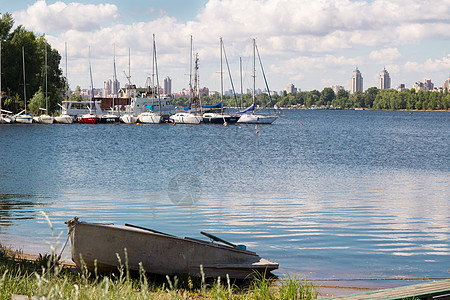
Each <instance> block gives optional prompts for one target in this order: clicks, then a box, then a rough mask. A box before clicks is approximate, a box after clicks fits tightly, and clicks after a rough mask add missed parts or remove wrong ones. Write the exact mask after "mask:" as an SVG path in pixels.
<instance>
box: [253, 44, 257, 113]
mask: <svg viewBox="0 0 450 300" xmlns="http://www.w3.org/2000/svg"><path fill="white" fill-rule="evenodd" d="M255 48H256V42H255V39H253V93H252V99H253V112H252V113H253V114H255V89H256V55H255Z"/></svg>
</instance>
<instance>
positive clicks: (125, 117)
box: [120, 114, 138, 124]
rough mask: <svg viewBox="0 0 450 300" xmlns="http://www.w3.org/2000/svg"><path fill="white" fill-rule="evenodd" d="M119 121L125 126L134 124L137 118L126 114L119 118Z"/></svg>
mask: <svg viewBox="0 0 450 300" xmlns="http://www.w3.org/2000/svg"><path fill="white" fill-rule="evenodd" d="M120 121H122V122H123V123H125V124H134V123H136V122H137V121H138V117H136V116H133V115H130V114H127V115H123V116H121V117H120Z"/></svg>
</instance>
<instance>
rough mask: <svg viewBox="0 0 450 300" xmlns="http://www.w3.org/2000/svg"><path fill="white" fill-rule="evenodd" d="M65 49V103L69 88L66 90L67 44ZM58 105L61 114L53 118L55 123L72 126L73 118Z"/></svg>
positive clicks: (65, 109)
mask: <svg viewBox="0 0 450 300" xmlns="http://www.w3.org/2000/svg"><path fill="white" fill-rule="evenodd" d="M64 46H65V47H64V48H65V54H66V102H67V100H68V99H67V98H68V96H69V88H68V79H67V43H65V45H64ZM58 105H59V106H60V107H61V114H60V115H59V116H56V117H54V119H55V122H57V123H62V124H72V123H73V117H72V116H71V115H69V114H68V113H67V108H65V107H64V106H62V105H61V104H59V103H58Z"/></svg>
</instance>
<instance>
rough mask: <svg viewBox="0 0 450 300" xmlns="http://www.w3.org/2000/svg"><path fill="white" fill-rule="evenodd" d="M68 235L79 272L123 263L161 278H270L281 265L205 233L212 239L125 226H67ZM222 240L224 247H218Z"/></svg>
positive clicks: (103, 269) (111, 268) (78, 223)
mask: <svg viewBox="0 0 450 300" xmlns="http://www.w3.org/2000/svg"><path fill="white" fill-rule="evenodd" d="M66 224H67V227H68V232H69V237H70V244H71V250H72V251H71V252H72V260H73V261H74V262H75V264H76V266H77V268H78V269H79V270H84V267H86V268H87V269H88V270H89V271H90V272H94V271H97V272H99V273H104V272H114V271H117V270H118V267H119V266H120V262H119V260H118V257H117V256H120V260H121V261H122V262H125V260H127V263H128V268H129V269H130V270H132V271H133V270H134V271H140V266H141V265H142V267H143V268H144V270H145V271H146V272H149V273H154V274H160V275H176V274H189V275H192V276H201V268H202V269H203V272H204V274H205V276H206V277H217V276H221V277H222V278H224V277H226V275H227V274H228V276H229V277H230V278H235V279H246V278H249V277H252V276H254V275H255V274H257V273H258V272H259V273H261V274H268V273H269V272H270V271H273V270H275V269H277V268H278V263H275V262H271V261H268V260H266V259H263V258H261V257H259V255H257V254H256V253H255V252H252V251H249V250H246V249H244V248H245V246H243V245H234V244H232V243H229V242H227V241H224V240H222V239H220V238H218V237H216V236H214V235H211V234H207V233H203V234H204V235H206V236H208V237H209V238H210V239H211V241H204V240H200V239H194V238H188V237H185V238H180V237H177V236H173V235H170V234H166V233H162V232H159V231H156V230H152V229H147V228H143V227H139V226H134V225H130V224H125V226H121V225H114V224H99V223H88V222H82V221H79V219H78V218H77V217H75V218H73V219H71V220H69V221H67V222H66ZM214 242H221V243H225V244H218V243H214Z"/></svg>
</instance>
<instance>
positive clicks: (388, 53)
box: [369, 48, 402, 64]
mask: <svg viewBox="0 0 450 300" xmlns="http://www.w3.org/2000/svg"><path fill="white" fill-rule="evenodd" d="M369 58H370V59H371V60H372V61H373V62H375V63H379V62H382V63H383V64H386V63H391V62H394V61H396V60H397V59H399V58H402V55H401V53H400V51H398V49H397V48H385V49H380V50H374V51H372V52H370V54H369Z"/></svg>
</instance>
